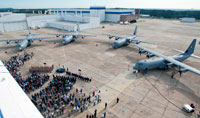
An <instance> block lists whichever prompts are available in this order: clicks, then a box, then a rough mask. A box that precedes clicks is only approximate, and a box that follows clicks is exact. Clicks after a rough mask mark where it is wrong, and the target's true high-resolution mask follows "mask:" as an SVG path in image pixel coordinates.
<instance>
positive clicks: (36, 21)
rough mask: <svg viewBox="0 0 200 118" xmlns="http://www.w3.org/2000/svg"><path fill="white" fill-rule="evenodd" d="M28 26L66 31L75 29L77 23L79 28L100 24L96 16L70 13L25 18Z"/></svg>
mask: <svg viewBox="0 0 200 118" xmlns="http://www.w3.org/2000/svg"><path fill="white" fill-rule="evenodd" d="M27 21H28V25H29V26H30V27H51V28H56V29H61V30H67V31H76V30H77V24H79V27H80V30H85V29H90V28H96V27H99V26H100V19H99V18H97V17H82V16H74V15H73V16H72V15H44V16H33V17H28V18H27Z"/></svg>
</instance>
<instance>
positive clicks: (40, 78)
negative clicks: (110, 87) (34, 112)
mask: <svg viewBox="0 0 200 118" xmlns="http://www.w3.org/2000/svg"><path fill="white" fill-rule="evenodd" d="M33 56H34V54H33V52H31V53H27V52H24V54H23V55H17V56H12V57H11V58H10V59H9V60H8V61H3V63H4V65H5V66H6V68H7V69H8V71H9V72H10V73H11V75H12V76H13V78H14V79H15V80H16V81H17V82H18V84H19V85H20V86H21V88H22V89H23V90H24V91H25V92H26V93H30V92H32V91H34V90H36V89H41V90H40V92H39V93H34V94H33V95H32V96H31V101H32V102H33V103H34V104H35V105H36V107H37V108H38V110H39V111H40V112H41V113H42V114H43V115H44V116H45V117H46V118H54V117H55V116H59V115H62V114H64V113H67V114H68V115H69V116H70V115H73V114H76V113H81V112H83V111H84V110H86V109H88V107H89V106H91V105H94V106H95V105H96V104H98V103H99V102H101V97H100V91H98V92H96V91H92V92H91V94H89V95H86V93H84V92H83V89H80V90H79V89H78V88H77V89H73V90H72V88H73V85H74V84H75V83H76V80H77V79H79V80H82V81H85V82H91V79H90V78H88V77H84V76H82V75H81V74H75V73H72V72H69V71H68V69H67V71H66V76H57V75H53V79H52V80H51V81H49V80H50V76H49V75H48V74H43V73H40V72H33V73H31V75H30V76H28V77H27V78H24V77H22V74H21V72H20V67H21V66H22V65H24V63H25V62H26V61H28V60H29V59H31V58H32V57H33ZM52 68H53V66H52V67H49V68H46V67H45V68H42V69H41V68H32V69H39V70H42V71H43V69H45V70H46V69H47V70H48V71H52ZM46 82H49V83H48V85H47V86H46V87H45V88H44V89H42V88H41V87H42V86H43V85H44V84H45V83H46ZM72 91H73V92H72Z"/></svg>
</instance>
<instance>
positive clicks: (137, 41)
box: [130, 39, 155, 44]
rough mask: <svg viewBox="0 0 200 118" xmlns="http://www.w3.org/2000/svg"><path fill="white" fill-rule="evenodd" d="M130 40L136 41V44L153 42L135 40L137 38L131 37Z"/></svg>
mask: <svg viewBox="0 0 200 118" xmlns="http://www.w3.org/2000/svg"><path fill="white" fill-rule="evenodd" d="M130 41H131V42H136V43H137V44H139V43H148V44H155V43H153V42H147V41H141V40H137V39H131V40H130Z"/></svg>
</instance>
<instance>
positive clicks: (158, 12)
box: [140, 9, 200, 19]
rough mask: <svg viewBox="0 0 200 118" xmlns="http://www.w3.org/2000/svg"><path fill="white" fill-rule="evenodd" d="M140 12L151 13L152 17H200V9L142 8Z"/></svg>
mask: <svg viewBox="0 0 200 118" xmlns="http://www.w3.org/2000/svg"><path fill="white" fill-rule="evenodd" d="M140 14H149V15H150V16H152V17H157V18H170V19H172V18H175V19H178V18H183V17H192V18H196V19H200V11H191V10H185V11H173V10H147V9H141V10H140Z"/></svg>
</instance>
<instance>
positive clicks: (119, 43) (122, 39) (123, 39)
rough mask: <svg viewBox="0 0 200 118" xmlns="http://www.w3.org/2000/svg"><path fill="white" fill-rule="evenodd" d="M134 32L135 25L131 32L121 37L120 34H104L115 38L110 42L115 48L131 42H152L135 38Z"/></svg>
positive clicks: (135, 31) (135, 32)
mask: <svg viewBox="0 0 200 118" xmlns="http://www.w3.org/2000/svg"><path fill="white" fill-rule="evenodd" d="M136 34H137V26H136V27H135V30H134V32H133V34H131V35H130V36H128V37H121V36H115V35H110V34H104V35H106V36H108V38H109V39H112V38H115V41H114V43H113V44H112V47H113V48H115V49H116V48H119V47H122V46H127V45H129V44H130V43H131V42H135V43H136V44H139V43H149V44H153V43H151V42H146V41H141V40H136V39H135V38H136V37H137V36H136Z"/></svg>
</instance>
